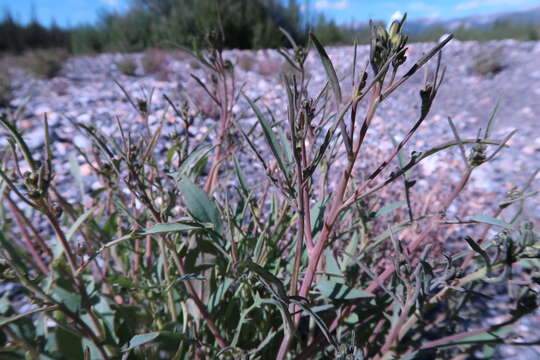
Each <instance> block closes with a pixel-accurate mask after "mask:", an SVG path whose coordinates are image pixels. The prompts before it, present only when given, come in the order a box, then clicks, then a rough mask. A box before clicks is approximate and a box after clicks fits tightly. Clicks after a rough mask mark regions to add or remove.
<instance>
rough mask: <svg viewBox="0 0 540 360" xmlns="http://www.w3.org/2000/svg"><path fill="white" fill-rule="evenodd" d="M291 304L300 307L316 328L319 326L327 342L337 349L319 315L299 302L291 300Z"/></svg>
mask: <svg viewBox="0 0 540 360" xmlns="http://www.w3.org/2000/svg"><path fill="white" fill-rule="evenodd" d="M291 302H293V303H295V304H297V305H298V306H300V307H301V308H302V309H303V310H304V311H305V312H307V313H308V314H309V315H310V316H311V317H312V318H313V320H315V322H316V323H317V326H319V329H320V330H321V331H322V333H323V335H324V336H325V337H326V340H328V343H329V344H332V345H333V346H334V347H335V348H336V349H337V347H338V344H337V343H336V341H335V340H334V338H333V337H332V335H331V334H330V330H329V329H328V327H327V326H326V324H325V323H324V321H323V320H322V319H321V318H320V316H319V315H317V314H316V313H315V312H314V311H313V310H312V309H310V308H309V306H307V305H305V304H303V303H302V302H301V301H296V300H295V299H291Z"/></svg>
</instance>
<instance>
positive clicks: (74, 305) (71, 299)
mask: <svg viewBox="0 0 540 360" xmlns="http://www.w3.org/2000/svg"><path fill="white" fill-rule="evenodd" d="M58 282H59V284H58V286H56V287H55V289H54V291H53V296H52V297H53V298H54V299H55V300H56V301H58V302H60V303H62V304H64V305H65V306H66V307H67V308H68V309H69V310H70V311H71V312H73V313H78V312H79V310H80V309H81V295H79V294H76V293H75V292H72V291H70V290H69V289H68V287H66V288H64V287H63V286H61V285H62V284H61V283H65V281H62V280H59V281H58Z"/></svg>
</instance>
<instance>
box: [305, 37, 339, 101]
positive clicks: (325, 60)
mask: <svg viewBox="0 0 540 360" xmlns="http://www.w3.org/2000/svg"><path fill="white" fill-rule="evenodd" d="M309 37H310V38H311V41H313V44H314V45H315V48H316V49H317V52H318V53H319V57H320V58H321V62H322V64H323V66H324V70H325V71H326V75H327V76H328V79H329V80H330V84H331V85H332V89H333V91H334V96H335V97H336V101H337V103H338V104H341V88H340V87H339V80H338V77H337V74H336V70H335V69H334V66H333V65H332V61H331V60H330V57H328V54H327V53H326V50H324V47H323V46H322V44H321V43H320V41H319V39H317V37H316V36H315V34H313V33H312V32H310V33H309Z"/></svg>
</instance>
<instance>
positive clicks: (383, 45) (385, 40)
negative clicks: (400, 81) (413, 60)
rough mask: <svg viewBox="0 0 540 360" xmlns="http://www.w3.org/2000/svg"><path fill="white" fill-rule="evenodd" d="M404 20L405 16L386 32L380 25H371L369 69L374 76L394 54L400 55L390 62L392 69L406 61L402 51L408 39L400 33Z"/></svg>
mask: <svg viewBox="0 0 540 360" xmlns="http://www.w3.org/2000/svg"><path fill="white" fill-rule="evenodd" d="M405 19H406V16H404V17H403V19H402V20H401V21H398V20H395V21H394V22H392V24H391V25H390V27H389V29H388V30H386V29H385V28H384V27H383V26H381V25H373V24H371V67H372V68H373V71H374V72H375V73H376V74H377V73H379V71H381V70H382V68H383V66H384V64H385V63H386V62H387V61H388V59H389V58H390V57H392V56H394V55H396V54H400V55H398V56H397V57H396V58H395V59H394V60H393V61H392V66H393V67H394V68H398V67H399V66H401V65H402V64H403V63H404V62H405V60H407V57H406V56H405V53H404V52H403V49H404V48H405V45H406V44H407V40H408V37H407V36H406V35H403V34H402V33H401V31H402V29H403V24H404V22H405Z"/></svg>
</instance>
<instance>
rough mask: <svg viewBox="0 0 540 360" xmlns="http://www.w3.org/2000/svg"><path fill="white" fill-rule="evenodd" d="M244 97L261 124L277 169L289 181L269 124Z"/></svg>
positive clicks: (278, 145) (250, 101) (279, 148)
mask: <svg viewBox="0 0 540 360" xmlns="http://www.w3.org/2000/svg"><path fill="white" fill-rule="evenodd" d="M244 97H245V98H246V100H247V102H248V103H249V105H250V106H251V108H252V109H253V112H255V115H257V119H258V120H259V123H260V124H261V126H262V129H263V133H264V137H265V138H266V141H267V142H268V146H270V150H271V151H272V154H274V157H275V158H276V161H277V163H278V166H279V168H280V169H281V171H282V172H283V175H284V176H285V178H286V179H289V175H288V172H287V168H286V167H285V162H284V160H283V153H282V151H281V147H280V144H279V142H278V141H277V139H276V136H275V135H274V132H273V130H272V126H270V123H269V122H268V120H266V118H265V117H264V115H263V114H262V112H261V110H260V109H259V107H258V106H257V104H255V103H254V102H253V101H252V100H251V99H250V98H248V97H247V96H245V95H244Z"/></svg>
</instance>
